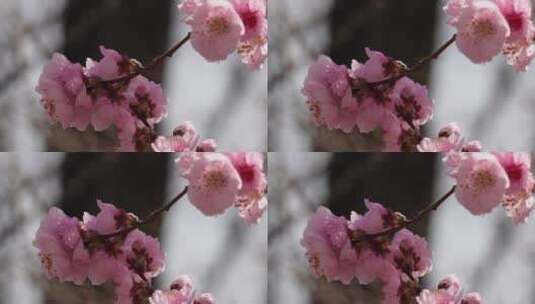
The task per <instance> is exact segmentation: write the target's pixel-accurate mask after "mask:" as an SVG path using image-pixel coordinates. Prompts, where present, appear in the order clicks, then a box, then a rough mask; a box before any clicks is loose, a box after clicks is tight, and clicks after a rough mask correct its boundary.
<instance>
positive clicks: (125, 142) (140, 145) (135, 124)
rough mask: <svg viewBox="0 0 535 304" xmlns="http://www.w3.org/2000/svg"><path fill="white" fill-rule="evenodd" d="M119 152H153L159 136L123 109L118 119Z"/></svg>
mask: <svg viewBox="0 0 535 304" xmlns="http://www.w3.org/2000/svg"><path fill="white" fill-rule="evenodd" d="M115 123H116V127H117V137H118V139H119V147H118V148H117V151H119V152H152V151H153V147H152V144H153V143H154V142H155V141H156V139H157V136H156V135H155V134H154V132H153V131H152V130H151V129H149V128H147V126H145V125H144V124H143V123H142V122H141V121H140V120H138V119H136V118H134V117H133V116H132V115H131V114H130V113H129V112H128V111H126V110H121V111H120V112H119V113H118V115H117V119H116V122H115Z"/></svg>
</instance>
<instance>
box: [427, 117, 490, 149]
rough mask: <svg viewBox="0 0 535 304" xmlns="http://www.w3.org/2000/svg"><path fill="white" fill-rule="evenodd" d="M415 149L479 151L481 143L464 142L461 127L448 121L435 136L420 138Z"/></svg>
mask: <svg viewBox="0 0 535 304" xmlns="http://www.w3.org/2000/svg"><path fill="white" fill-rule="evenodd" d="M417 149H418V151H419V152H453V151H457V152H460V151H462V152H480V151H481V143H480V142H478V141H475V140H474V141H469V142H466V140H465V138H464V137H463V136H462V134H461V128H460V127H459V126H458V125H457V124H456V123H449V124H447V125H446V126H445V127H444V128H442V129H441V130H440V132H439V133H438V137H437V138H424V139H422V141H421V142H420V144H418V146H417Z"/></svg>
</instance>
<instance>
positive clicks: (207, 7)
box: [178, 0, 268, 70]
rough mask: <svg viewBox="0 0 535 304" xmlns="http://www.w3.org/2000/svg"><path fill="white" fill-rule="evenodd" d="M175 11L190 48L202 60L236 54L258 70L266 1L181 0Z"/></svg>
mask: <svg viewBox="0 0 535 304" xmlns="http://www.w3.org/2000/svg"><path fill="white" fill-rule="evenodd" d="M178 8H179V10H180V12H182V13H183V14H184V15H185V17H184V20H185V23H186V24H188V25H189V26H191V43H192V45H193V48H194V49H195V50H196V51H197V52H198V53H199V54H200V55H201V56H203V57H204V58H205V59H206V60H208V61H210V62H213V61H221V60H224V59H226V58H227V57H228V56H229V55H230V54H232V53H234V52H237V53H238V54H239V55H240V57H241V59H242V62H243V63H245V64H247V65H248V66H249V67H250V68H251V69H253V70H256V69H260V68H262V66H263V64H264V62H265V61H266V59H267V53H268V32H267V29H268V21H267V9H266V0H184V1H183V2H182V3H181V4H179V6H178Z"/></svg>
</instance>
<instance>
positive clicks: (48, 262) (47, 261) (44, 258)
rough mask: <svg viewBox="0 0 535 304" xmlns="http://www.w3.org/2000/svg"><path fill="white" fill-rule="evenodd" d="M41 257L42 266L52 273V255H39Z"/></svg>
mask: <svg viewBox="0 0 535 304" xmlns="http://www.w3.org/2000/svg"><path fill="white" fill-rule="evenodd" d="M39 256H40V257H41V264H42V265H43V267H44V268H45V269H46V270H47V272H49V273H52V266H53V264H54V263H53V261H52V257H51V256H50V254H46V253H39Z"/></svg>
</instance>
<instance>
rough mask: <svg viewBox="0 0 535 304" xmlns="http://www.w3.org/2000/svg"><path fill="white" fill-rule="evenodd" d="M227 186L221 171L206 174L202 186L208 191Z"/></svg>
mask: <svg viewBox="0 0 535 304" xmlns="http://www.w3.org/2000/svg"><path fill="white" fill-rule="evenodd" d="M226 184H227V178H226V176H225V174H224V173H223V172H221V171H212V172H207V174H206V175H205V177H204V185H205V187H206V188H207V189H209V190H218V189H221V188H223V187H225V185H226Z"/></svg>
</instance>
